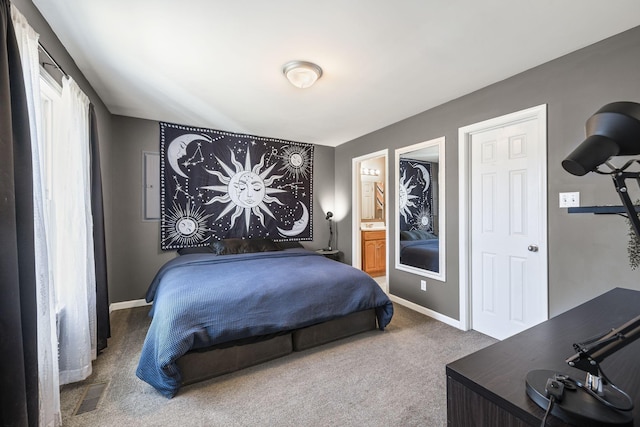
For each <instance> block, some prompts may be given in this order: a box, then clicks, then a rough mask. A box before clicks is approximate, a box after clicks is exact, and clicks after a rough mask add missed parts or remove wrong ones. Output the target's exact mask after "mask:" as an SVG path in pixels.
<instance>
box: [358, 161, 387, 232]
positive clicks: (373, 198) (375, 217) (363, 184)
mask: <svg viewBox="0 0 640 427" xmlns="http://www.w3.org/2000/svg"><path fill="white" fill-rule="evenodd" d="M384 160H385V158H384V157H376V158H373V159H368V160H365V161H363V162H362V163H361V169H360V188H361V191H362V195H361V196H362V200H361V202H362V203H361V218H360V219H361V220H362V221H368V222H370V221H384V220H385V218H384V180H385V179H384V176H385V167H384Z"/></svg>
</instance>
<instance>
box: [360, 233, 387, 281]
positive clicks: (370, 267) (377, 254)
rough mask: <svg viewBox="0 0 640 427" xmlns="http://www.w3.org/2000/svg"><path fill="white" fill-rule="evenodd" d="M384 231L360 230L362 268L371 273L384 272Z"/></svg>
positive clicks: (385, 261) (385, 257) (385, 254)
mask: <svg viewBox="0 0 640 427" xmlns="http://www.w3.org/2000/svg"><path fill="white" fill-rule="evenodd" d="M386 249H387V248H386V239H385V232H384V231H380V230H377V231H363V232H362V270H363V271H364V272H365V273H369V274H371V275H374V274H375V275H379V274H384V273H385V271H386V264H387V253H386Z"/></svg>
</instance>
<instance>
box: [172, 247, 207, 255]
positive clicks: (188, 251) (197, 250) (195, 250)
mask: <svg viewBox="0 0 640 427" xmlns="http://www.w3.org/2000/svg"><path fill="white" fill-rule="evenodd" d="M211 253H213V248H212V247H211V246H210V245H207V246H198V247H196V248H180V249H178V255H189V254H211Z"/></svg>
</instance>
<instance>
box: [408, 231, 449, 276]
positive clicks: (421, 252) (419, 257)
mask: <svg viewBox="0 0 640 427" xmlns="http://www.w3.org/2000/svg"><path fill="white" fill-rule="evenodd" d="M400 264H405V265H410V266H413V267H416V268H423V269H425V270H431V271H433V272H436V273H438V272H439V271H440V243H439V240H438V239H428V240H401V241H400Z"/></svg>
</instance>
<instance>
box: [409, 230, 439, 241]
mask: <svg viewBox="0 0 640 427" xmlns="http://www.w3.org/2000/svg"><path fill="white" fill-rule="evenodd" d="M437 238H438V236H436V235H435V234H432V233H429V232H428V231H423V230H407V231H401V232H400V240H431V239H437Z"/></svg>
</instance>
